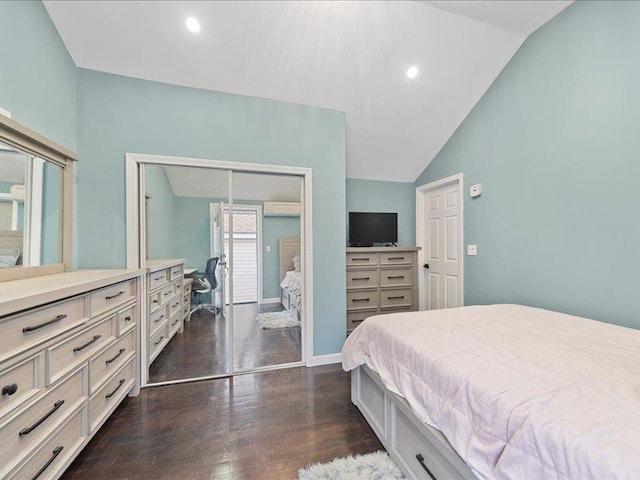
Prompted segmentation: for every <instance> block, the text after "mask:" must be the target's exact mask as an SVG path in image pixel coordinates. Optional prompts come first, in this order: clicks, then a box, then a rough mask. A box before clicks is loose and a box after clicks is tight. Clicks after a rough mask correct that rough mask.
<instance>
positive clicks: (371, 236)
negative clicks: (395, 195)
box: [349, 212, 398, 246]
mask: <svg viewBox="0 0 640 480" xmlns="http://www.w3.org/2000/svg"><path fill="white" fill-rule="evenodd" d="M397 241H398V214H397V213H368V212H349V244H350V245H352V246H371V245H373V244H374V243H396V242H397Z"/></svg>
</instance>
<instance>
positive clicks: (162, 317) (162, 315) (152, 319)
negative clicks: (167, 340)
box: [149, 306, 169, 336]
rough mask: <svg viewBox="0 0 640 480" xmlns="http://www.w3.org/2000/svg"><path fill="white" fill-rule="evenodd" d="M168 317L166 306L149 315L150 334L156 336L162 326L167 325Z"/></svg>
mask: <svg viewBox="0 0 640 480" xmlns="http://www.w3.org/2000/svg"><path fill="white" fill-rule="evenodd" d="M168 318H169V316H168V315H167V307H166V306H165V307H162V308H161V309H160V310H158V311H156V312H154V313H152V314H151V315H149V335H150V336H154V335H155V334H156V333H157V332H158V330H159V329H160V328H162V327H163V326H164V325H166V323H167V319H168Z"/></svg>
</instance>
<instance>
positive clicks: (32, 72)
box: [0, 1, 76, 150]
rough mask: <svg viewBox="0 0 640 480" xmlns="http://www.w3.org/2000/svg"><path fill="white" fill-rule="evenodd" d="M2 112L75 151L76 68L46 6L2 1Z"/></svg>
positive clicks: (0, 28)
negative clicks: (5, 111)
mask: <svg viewBox="0 0 640 480" xmlns="http://www.w3.org/2000/svg"><path fill="white" fill-rule="evenodd" d="M0 62H2V67H1V68H0V107H2V108H4V109H5V110H9V111H10V112H11V115H12V118H13V119H14V120H17V121H18V122H20V123H22V124H23V125H26V126H27V127H29V128H31V129H33V130H35V131H36V132H38V133H41V134H42V135H45V136H47V137H49V138H51V139H52V140H54V141H56V142H58V143H60V144H61V145H64V146H65V147H67V148H70V149H72V150H75V147H76V66H75V64H74V63H73V60H71V56H70V55H69V53H68V52H67V49H66V47H65V46H64V43H62V39H61V38H60V36H59V35H58V31H57V30H56V28H55V26H54V25H53V22H52V21H51V19H50V18H49V15H48V14H47V11H46V10H45V8H44V6H43V5H42V3H41V2H34V1H0Z"/></svg>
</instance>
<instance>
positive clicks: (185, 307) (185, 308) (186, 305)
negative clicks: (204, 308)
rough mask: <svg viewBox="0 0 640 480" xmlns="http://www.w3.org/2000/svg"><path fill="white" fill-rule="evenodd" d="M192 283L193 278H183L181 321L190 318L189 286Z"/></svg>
mask: <svg viewBox="0 0 640 480" xmlns="http://www.w3.org/2000/svg"><path fill="white" fill-rule="evenodd" d="M192 284H193V278H186V277H185V279H184V283H183V284H182V294H183V299H182V320H183V322H189V321H190V320H191V288H192Z"/></svg>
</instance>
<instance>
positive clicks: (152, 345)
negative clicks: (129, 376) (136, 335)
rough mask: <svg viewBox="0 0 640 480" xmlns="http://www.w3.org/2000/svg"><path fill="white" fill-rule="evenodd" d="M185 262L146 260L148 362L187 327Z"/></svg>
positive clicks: (149, 363)
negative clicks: (185, 312)
mask: <svg viewBox="0 0 640 480" xmlns="http://www.w3.org/2000/svg"><path fill="white" fill-rule="evenodd" d="M184 262H185V260H184V259H180V260H147V282H146V285H147V316H146V318H147V338H148V341H147V362H148V363H147V365H151V364H152V363H153V361H154V360H155V359H156V358H157V356H158V355H159V354H160V352H162V350H163V349H164V347H166V346H167V344H168V343H169V341H170V340H171V339H172V338H173V336H174V335H175V334H176V333H182V332H183V330H184V318H185V314H184V308H183V305H184V297H185V292H184V286H183V282H184Z"/></svg>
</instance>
